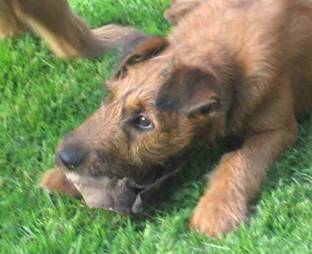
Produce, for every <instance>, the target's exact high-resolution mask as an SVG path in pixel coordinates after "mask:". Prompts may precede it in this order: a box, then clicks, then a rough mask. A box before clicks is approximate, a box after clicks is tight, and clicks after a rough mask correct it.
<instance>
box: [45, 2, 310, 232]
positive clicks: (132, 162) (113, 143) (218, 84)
mask: <svg viewBox="0 0 312 254" xmlns="http://www.w3.org/2000/svg"><path fill="white" fill-rule="evenodd" d="M182 2H188V1H181V2H180V3H182ZM196 2H197V4H195V5H194V6H193V7H192V8H191V9H190V10H189V11H182V12H179V11H177V13H176V14H174V10H173V9H172V10H170V11H171V12H172V13H171V14H169V13H170V11H169V12H168V13H167V16H168V17H174V23H177V25H176V27H175V29H174V31H173V32H172V33H171V35H170V36H169V37H168V38H167V39H164V38H150V39H148V40H146V41H145V42H144V43H142V44H139V45H138V46H137V47H136V48H135V49H134V50H133V52H132V53H131V54H129V55H128V56H127V57H126V58H125V59H124V61H123V62H122V64H121V66H120V68H119V70H118V72H117V74H116V76H115V77H113V78H112V79H111V80H110V81H109V82H108V87H109V90H110V92H111V96H110V97H109V99H108V100H107V103H106V104H105V105H104V106H102V107H101V108H100V109H99V110H98V111H97V112H96V113H95V114H94V115H92V116H91V117H90V118H89V119H88V120H87V121H86V122H85V123H84V124H83V125H82V126H80V127H79V128H78V129H77V130H75V131H73V132H72V133H71V134H69V135H68V136H66V137H65V139H64V141H63V142H62V143H61V144H60V146H59V150H58V158H59V160H60V164H61V168H62V169H60V170H58V171H52V172H49V173H48V174H47V175H46V176H45V177H44V179H43V186H44V187H46V188H48V189H51V190H58V189H60V190H63V191H65V192H66V191H67V190H68V188H66V187H64V185H63V184H62V183H63V182H64V181H65V182H66V181H68V180H66V177H65V172H67V173H66V174H67V176H68V178H69V179H70V180H71V181H73V182H74V183H75V186H76V187H77V188H78V189H79V191H80V192H81V193H82V195H83V196H84V198H85V199H87V200H88V201H87V203H89V204H90V206H92V205H94V206H97V205H99V204H96V199H101V195H102V196H103V195H106V198H105V200H104V201H103V202H104V203H105V204H100V205H99V206H101V205H103V206H104V207H109V205H113V204H114V202H119V205H120V204H121V203H122V202H123V204H122V205H123V208H122V209H124V208H125V207H126V206H127V205H129V204H130V203H131V202H132V200H133V195H134V194H133V191H132V190H133V189H131V185H127V184H125V183H124V182H122V180H121V179H125V178H126V179H131V180H133V182H135V183H136V184H137V185H140V184H141V185H144V184H149V183H150V182H153V181H155V179H157V176H155V175H157V172H158V171H159V170H161V168H162V167H165V166H166V163H167V162H168V161H170V160H171V159H172V158H174V157H176V156H177V155H181V154H183V152H185V151H186V148H187V147H189V146H190V145H191V144H192V143H193V142H195V141H196V140H197V139H198V138H200V139H201V140H203V139H204V140H206V142H207V143H212V142H214V141H215V140H216V138H217V137H225V136H236V137H241V138H243V139H244V142H243V144H242V145H241V147H239V148H238V149H236V150H235V151H233V152H231V153H228V154H225V155H224V156H223V158H222V159H221V162H220V164H219V166H218V167H217V169H216V171H215V174H214V175H213V177H212V178H211V180H210V183H209V188H208V190H207V191H206V193H205V194H204V196H203V197H202V198H201V199H200V201H199V203H198V205H197V208H196V209H195V211H194V215H193V217H192V219H191V222H190V226H191V227H192V228H194V229H196V230H198V231H200V232H204V233H205V234H207V235H209V236H217V235H218V234H219V233H222V232H229V231H231V230H232V229H233V228H234V227H236V226H237V225H239V223H241V222H242V221H244V220H245V219H246V217H247V212H248V204H249V203H250V201H251V200H252V199H253V198H254V197H255V195H256V194H257V193H258V192H259V190H260V186H261V183H262V181H263V179H264V178H265V175H266V172H267V170H268V169H269V168H270V167H271V166H272V164H273V163H274V162H275V161H276V160H277V159H279V158H280V156H281V155H282V154H283V152H284V151H285V150H286V149H287V148H289V147H290V146H292V145H293V144H294V142H295V141H296V137H297V132H298V129H297V122H296V119H295V115H298V114H302V113H304V112H306V111H308V110H311V107H312V100H311V98H312V4H311V3H310V2H308V1H306V0H297V1H293V0H218V1H196ZM178 3H179V1H176V2H175V5H176V4H178ZM179 10H180V9H179ZM178 13H180V15H179V14H178ZM64 168H67V170H66V171H62V170H63V169H64ZM56 175H58V176H59V179H60V181H57V183H52V182H53V179H54V178H55V176H56ZM112 179H114V180H112ZM69 185H70V184H69ZM109 185H111V186H113V187H112V188H111V189H114V192H116V189H117V192H118V190H119V193H122V195H121V194H120V196H119V197H117V198H119V199H115V197H114V196H113V194H107V192H109V191H110V190H109V188H108V187H107V186H109ZM71 187H72V188H74V187H73V186H71ZM118 188H119V189H118ZM92 190H94V191H95V192H92ZM101 190H103V192H101ZM121 190H122V191H121ZM92 193H96V194H95V196H92V195H93V194H92ZM127 194H128V195H127ZM108 196H109V198H108ZM93 198H95V199H93ZM122 198H123V201H120V199H122ZM107 199H110V200H109V201H108V200H107ZM129 200H131V202H130V201H129Z"/></svg>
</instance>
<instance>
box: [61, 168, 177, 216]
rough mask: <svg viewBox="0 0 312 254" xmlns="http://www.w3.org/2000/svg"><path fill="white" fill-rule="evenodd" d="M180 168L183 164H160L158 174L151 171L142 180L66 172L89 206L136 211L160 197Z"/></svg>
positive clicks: (122, 212)
mask: <svg viewBox="0 0 312 254" xmlns="http://www.w3.org/2000/svg"><path fill="white" fill-rule="evenodd" d="M180 169H181V167H180V166H179V167H174V168H173V167H169V168H163V169H162V170H161V169H159V168H158V169H157V171H158V172H159V174H157V175H156V174H152V175H151V176H150V177H149V178H148V179H145V181H144V182H140V183H139V184H138V183H136V182H135V181H134V180H132V179H129V178H122V179H121V178H117V177H108V176H97V177H93V176H86V175H81V174H79V173H77V172H70V171H68V172H67V173H66V176H67V178H68V179H69V180H70V181H71V182H72V183H73V184H74V185H75V186H76V188H77V189H78V191H79V192H80V194H81V195H82V197H83V199H84V201H85V203H86V205H87V206H89V207H92V208H102V209H105V210H109V211H113V212H116V213H120V214H130V213H135V214H137V213H141V212H142V211H143V206H145V205H146V204H147V203H149V202H151V201H155V200H156V199H157V197H158V196H159V192H160V191H161V190H162V188H163V187H164V185H165V184H166V183H167V182H168V180H170V179H171V178H173V177H174V176H175V175H176V174H177V173H178V172H179V171H180ZM155 171H156V170H155ZM155 171H154V172H155ZM153 203H154V202H153Z"/></svg>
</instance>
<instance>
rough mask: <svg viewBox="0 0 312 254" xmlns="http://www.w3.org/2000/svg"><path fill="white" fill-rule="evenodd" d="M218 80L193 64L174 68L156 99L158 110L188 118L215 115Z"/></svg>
mask: <svg viewBox="0 0 312 254" xmlns="http://www.w3.org/2000/svg"><path fill="white" fill-rule="evenodd" d="M218 84H219V81H218V80H217V78H216V77H214V75H213V74H211V73H209V72H207V71H204V70H201V69H198V68H193V67H188V66H180V67H177V68H175V69H174V70H173V72H172V74H171V75H170V78H169V79H168V80H167V81H166V82H165V83H164V84H163V85H162V87H161V89H160V91H159V94H158V97H157V99H156V107H157V109H158V110H159V111H160V112H164V111H168V112H176V113H179V114H182V115H185V116H187V117H196V116H199V115H200V116H215V115H216V114H217V113H218V112H219V111H220V109H221V103H220V97H219V91H218V90H219V88H218V87H219V86H218Z"/></svg>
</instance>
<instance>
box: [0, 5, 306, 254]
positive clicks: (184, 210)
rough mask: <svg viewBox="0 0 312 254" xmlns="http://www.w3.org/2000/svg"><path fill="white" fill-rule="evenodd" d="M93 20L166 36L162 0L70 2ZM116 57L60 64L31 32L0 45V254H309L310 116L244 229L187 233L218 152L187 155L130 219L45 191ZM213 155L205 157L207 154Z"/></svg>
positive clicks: (100, 95)
mask: <svg viewBox="0 0 312 254" xmlns="http://www.w3.org/2000/svg"><path fill="white" fill-rule="evenodd" d="M71 3H72V5H73V7H74V8H75V10H76V11H77V12H78V13H79V14H80V15H82V16H83V17H85V19H86V20H87V21H88V22H89V23H90V24H91V25H92V26H98V25H100V24H104V23H110V22H114V23H122V24H129V23H130V24H131V25H135V26H138V27H140V28H141V29H142V30H144V31H147V32H150V33H154V34H164V33H166V32H167V31H168V30H169V25H168V24H167V23H166V21H165V20H164V19H163V18H162V13H163V10H164V9H165V8H166V6H168V0H164V1H162V0H158V1H152V0H119V1H116V0H105V1H103V0H93V1H87V0H72V1H71ZM113 65H114V60H112V56H111V55H110V56H108V55H106V56H104V57H103V58H102V59H100V60H97V61H91V60H83V59H77V60H72V61H67V62H65V61H62V60H59V59H56V58H54V57H53V55H52V54H51V53H50V51H49V50H48V48H47V47H46V45H45V44H44V43H42V42H41V41H40V40H39V39H38V38H36V37H35V36H33V35H29V34H28V35H25V36H23V37H21V38H18V39H17V38H16V39H8V40H4V41H1V42H0V253H5V254H6V253H109V254H114V253H145V254H150V253H174V254H176V253H177V254H180V253H181V254H182V253H185V254H190V253H235V254H237V253H252V254H256V253H289V254H290V253H291V254H293V253H311V250H312V202H311V200H312V187H311V186H312V119H311V118H309V117H308V118H307V119H306V120H305V121H303V123H302V124H301V135H300V139H299V141H298V143H297V145H296V146H295V147H294V148H293V149H291V150H290V151H289V152H288V153H287V154H286V155H285V156H284V158H283V159H282V160H281V161H280V162H278V163H277V164H276V165H275V167H274V168H273V169H272V170H271V171H270V174H269V177H268V180H267V182H266V184H265V185H264V188H263V192H262V195H261V197H260V198H259V201H258V203H256V204H255V206H254V209H253V210H254V211H255V212H254V214H253V216H252V218H251V221H250V224H249V225H242V226H241V227H240V228H238V229H237V230H236V231H234V232H233V233H231V234H229V235H227V236H225V237H223V238H222V239H221V240H213V239H208V238H206V237H204V236H201V235H198V234H195V233H193V232H191V231H189V230H188V228H187V222H188V218H189V216H190V214H191V212H192V209H193V207H194V206H195V204H196V201H197V200H198V198H199V197H200V195H201V193H202V192H203V190H204V187H205V182H206V177H203V175H204V174H205V172H207V171H208V169H211V168H212V167H213V166H214V165H215V164H216V163H217V160H218V158H220V155H221V153H222V150H223V148H222V146H219V147H216V148H215V150H213V151H208V152H197V151H196V150H195V151H194V152H193V155H192V156H191V157H192V162H190V163H188V165H187V166H186V170H185V172H184V173H183V174H182V175H181V176H180V177H179V179H178V180H177V182H176V184H175V187H174V191H173V192H172V193H171V194H170V195H169V197H168V200H167V201H166V202H163V203H161V204H160V205H157V206H154V210H156V212H154V213H150V215H149V216H148V217H146V218H141V219H138V218H130V217H122V216H119V215H116V214H111V213H108V212H105V211H103V210H94V209H89V208H87V207H85V206H84V205H83V204H81V203H80V202H79V201H77V200H73V199H70V198H66V197H61V196H49V195H47V194H46V193H44V192H42V191H41V190H40V188H39V181H40V176H41V174H42V173H43V172H44V171H45V170H47V169H49V168H52V167H53V165H54V154H55V147H56V144H57V142H58V140H59V139H60V138H61V137H62V136H63V135H64V134H65V133H66V132H67V131H69V130H70V129H71V128H74V127H76V126H78V125H79V124H80V123H82V122H83V121H84V119H85V118H86V117H87V116H88V115H89V114H91V113H92V112H93V111H94V110H95V109H96V108H97V107H98V106H99V105H100V103H101V100H102V98H103V97H104V96H105V89H103V80H105V79H106V78H107V77H109V75H110V74H111V73H112V72H113V70H112V66H113ZM207 157H209V159H205V158H207Z"/></svg>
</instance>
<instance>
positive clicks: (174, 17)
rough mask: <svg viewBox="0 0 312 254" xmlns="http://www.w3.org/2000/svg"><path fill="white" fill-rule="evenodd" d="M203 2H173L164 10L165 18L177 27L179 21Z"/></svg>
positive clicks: (187, 0) (183, 0)
mask: <svg viewBox="0 0 312 254" xmlns="http://www.w3.org/2000/svg"><path fill="white" fill-rule="evenodd" d="M203 1H204V0H174V1H172V5H171V7H170V8H169V9H168V10H166V12H165V18H166V19H167V20H168V21H169V22H170V23H171V24H172V25H177V24H178V23H179V21H180V20H181V19H182V18H183V17H184V16H185V15H186V14H188V13H189V12H191V11H192V10H194V9H195V8H196V7H197V6H198V5H199V4H200V3H201V2H203Z"/></svg>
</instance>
